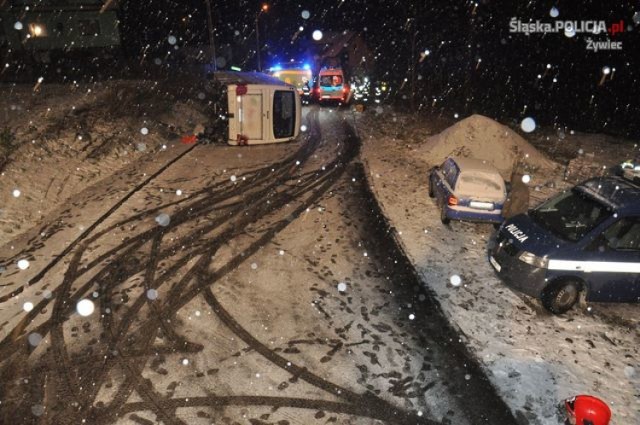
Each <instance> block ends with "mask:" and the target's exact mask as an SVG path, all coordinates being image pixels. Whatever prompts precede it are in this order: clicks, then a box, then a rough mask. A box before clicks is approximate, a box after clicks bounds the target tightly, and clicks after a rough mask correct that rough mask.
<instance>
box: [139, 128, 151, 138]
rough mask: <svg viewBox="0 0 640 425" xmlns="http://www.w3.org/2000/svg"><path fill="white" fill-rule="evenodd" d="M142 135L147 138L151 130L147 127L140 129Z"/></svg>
mask: <svg viewBox="0 0 640 425" xmlns="http://www.w3.org/2000/svg"><path fill="white" fill-rule="evenodd" d="M140 133H142V134H143V135H144V136H146V135H147V134H149V129H148V128H147V127H142V128H141V129H140Z"/></svg>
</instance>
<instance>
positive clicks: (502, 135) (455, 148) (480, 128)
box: [417, 115, 558, 180]
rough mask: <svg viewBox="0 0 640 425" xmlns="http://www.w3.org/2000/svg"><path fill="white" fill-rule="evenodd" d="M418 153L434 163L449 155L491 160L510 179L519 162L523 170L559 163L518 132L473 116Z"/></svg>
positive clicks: (433, 137) (457, 124)
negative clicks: (538, 149) (514, 167)
mask: <svg viewBox="0 0 640 425" xmlns="http://www.w3.org/2000/svg"><path fill="white" fill-rule="evenodd" d="M417 155H418V156H419V157H420V158H421V159H423V160H424V161H426V162H427V163H429V164H431V165H435V164H440V163H441V162H442V161H444V159H445V158H447V157H448V156H462V157H472V158H477V159H481V160H485V161H487V162H490V163H492V164H493V165H494V166H495V167H496V168H497V169H498V170H499V171H500V173H501V174H502V176H503V177H504V178H505V179H506V180H508V179H509V178H510V176H511V170H512V169H513V166H514V165H515V164H516V162H518V161H521V162H522V163H523V165H524V167H522V168H521V170H522V171H524V170H528V171H541V170H554V169H556V168H557V166H558V165H557V164H556V163H555V162H553V161H551V160H550V159H548V158H547V157H546V156H545V155H544V154H542V153H540V152H538V151H537V150H536V148H534V147H533V146H532V145H531V144H530V143H529V142H527V141H526V140H524V139H523V138H522V137H520V135H518V134H517V133H516V132H515V131H513V130H511V129H510V128H509V127H506V126H504V125H502V124H500V123H498V122H496V121H494V120H492V119H491V118H487V117H485V116H482V115H472V116H470V117H468V118H465V119H463V120H461V121H459V122H458V123H456V124H454V125H453V126H451V127H449V128H447V129H446V130H444V131H442V132H441V133H439V134H437V135H435V136H432V137H430V138H429V139H427V141H426V143H424V144H423V145H422V146H421V147H419V148H418V149H417Z"/></svg>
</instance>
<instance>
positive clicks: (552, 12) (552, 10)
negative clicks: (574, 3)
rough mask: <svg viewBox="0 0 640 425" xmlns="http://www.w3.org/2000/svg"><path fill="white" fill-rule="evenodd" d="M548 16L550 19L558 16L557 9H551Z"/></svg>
mask: <svg viewBox="0 0 640 425" xmlns="http://www.w3.org/2000/svg"><path fill="white" fill-rule="evenodd" d="M549 16H551V17H552V18H557V17H558V16H560V11H559V10H558V8H557V7H552V8H551V10H550V11H549Z"/></svg>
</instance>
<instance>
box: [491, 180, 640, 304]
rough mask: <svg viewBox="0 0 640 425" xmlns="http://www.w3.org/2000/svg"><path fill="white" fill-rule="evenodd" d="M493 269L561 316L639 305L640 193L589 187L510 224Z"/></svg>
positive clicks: (630, 187)
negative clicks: (591, 306) (580, 308)
mask: <svg viewBox="0 0 640 425" xmlns="http://www.w3.org/2000/svg"><path fill="white" fill-rule="evenodd" d="M489 262H490V263H491V265H492V266H493V268H494V269H495V271H496V272H497V274H498V276H499V277H500V278H501V279H502V281H503V282H505V283H506V284H507V285H508V286H509V287H511V288H512V289H515V290H516V291H518V292H521V293H524V294H526V295H529V296H532V297H535V298H537V299H539V300H540V301H541V302H542V305H543V306H544V307H545V308H546V309H547V310H549V311H551V312H552V313H555V314H561V313H564V312H566V311H568V310H569V309H571V308H572V307H573V305H574V304H575V303H576V302H577V301H578V300H579V297H580V294H581V293H584V295H585V298H586V300H587V301H595V302H638V301H640V185H639V184H638V183H636V182H633V181H630V180H627V179H624V178H621V177H602V178H595V179H591V180H587V181H585V182H584V183H581V184H579V185H577V186H575V187H573V188H572V189H570V190H567V191H565V192H562V193H561V194H559V195H557V196H555V197H553V198H551V199H549V200H548V201H546V202H544V203H543V204H542V205H540V206H539V207H537V208H535V209H532V210H530V211H529V212H528V213H527V214H520V215H517V216H515V217H513V218H511V219H509V220H507V221H505V222H504V223H503V224H502V226H501V227H500V229H499V230H498V231H497V233H496V237H495V243H494V244H493V246H490V248H489Z"/></svg>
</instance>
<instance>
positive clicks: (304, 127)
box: [300, 124, 307, 133]
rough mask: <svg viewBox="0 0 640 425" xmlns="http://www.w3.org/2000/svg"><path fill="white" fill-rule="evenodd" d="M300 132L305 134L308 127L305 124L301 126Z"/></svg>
mask: <svg viewBox="0 0 640 425" xmlns="http://www.w3.org/2000/svg"><path fill="white" fill-rule="evenodd" d="M300 131H302V132H303V133H304V132H305V131H307V126H306V125H304V124H302V125H301V126H300Z"/></svg>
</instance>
